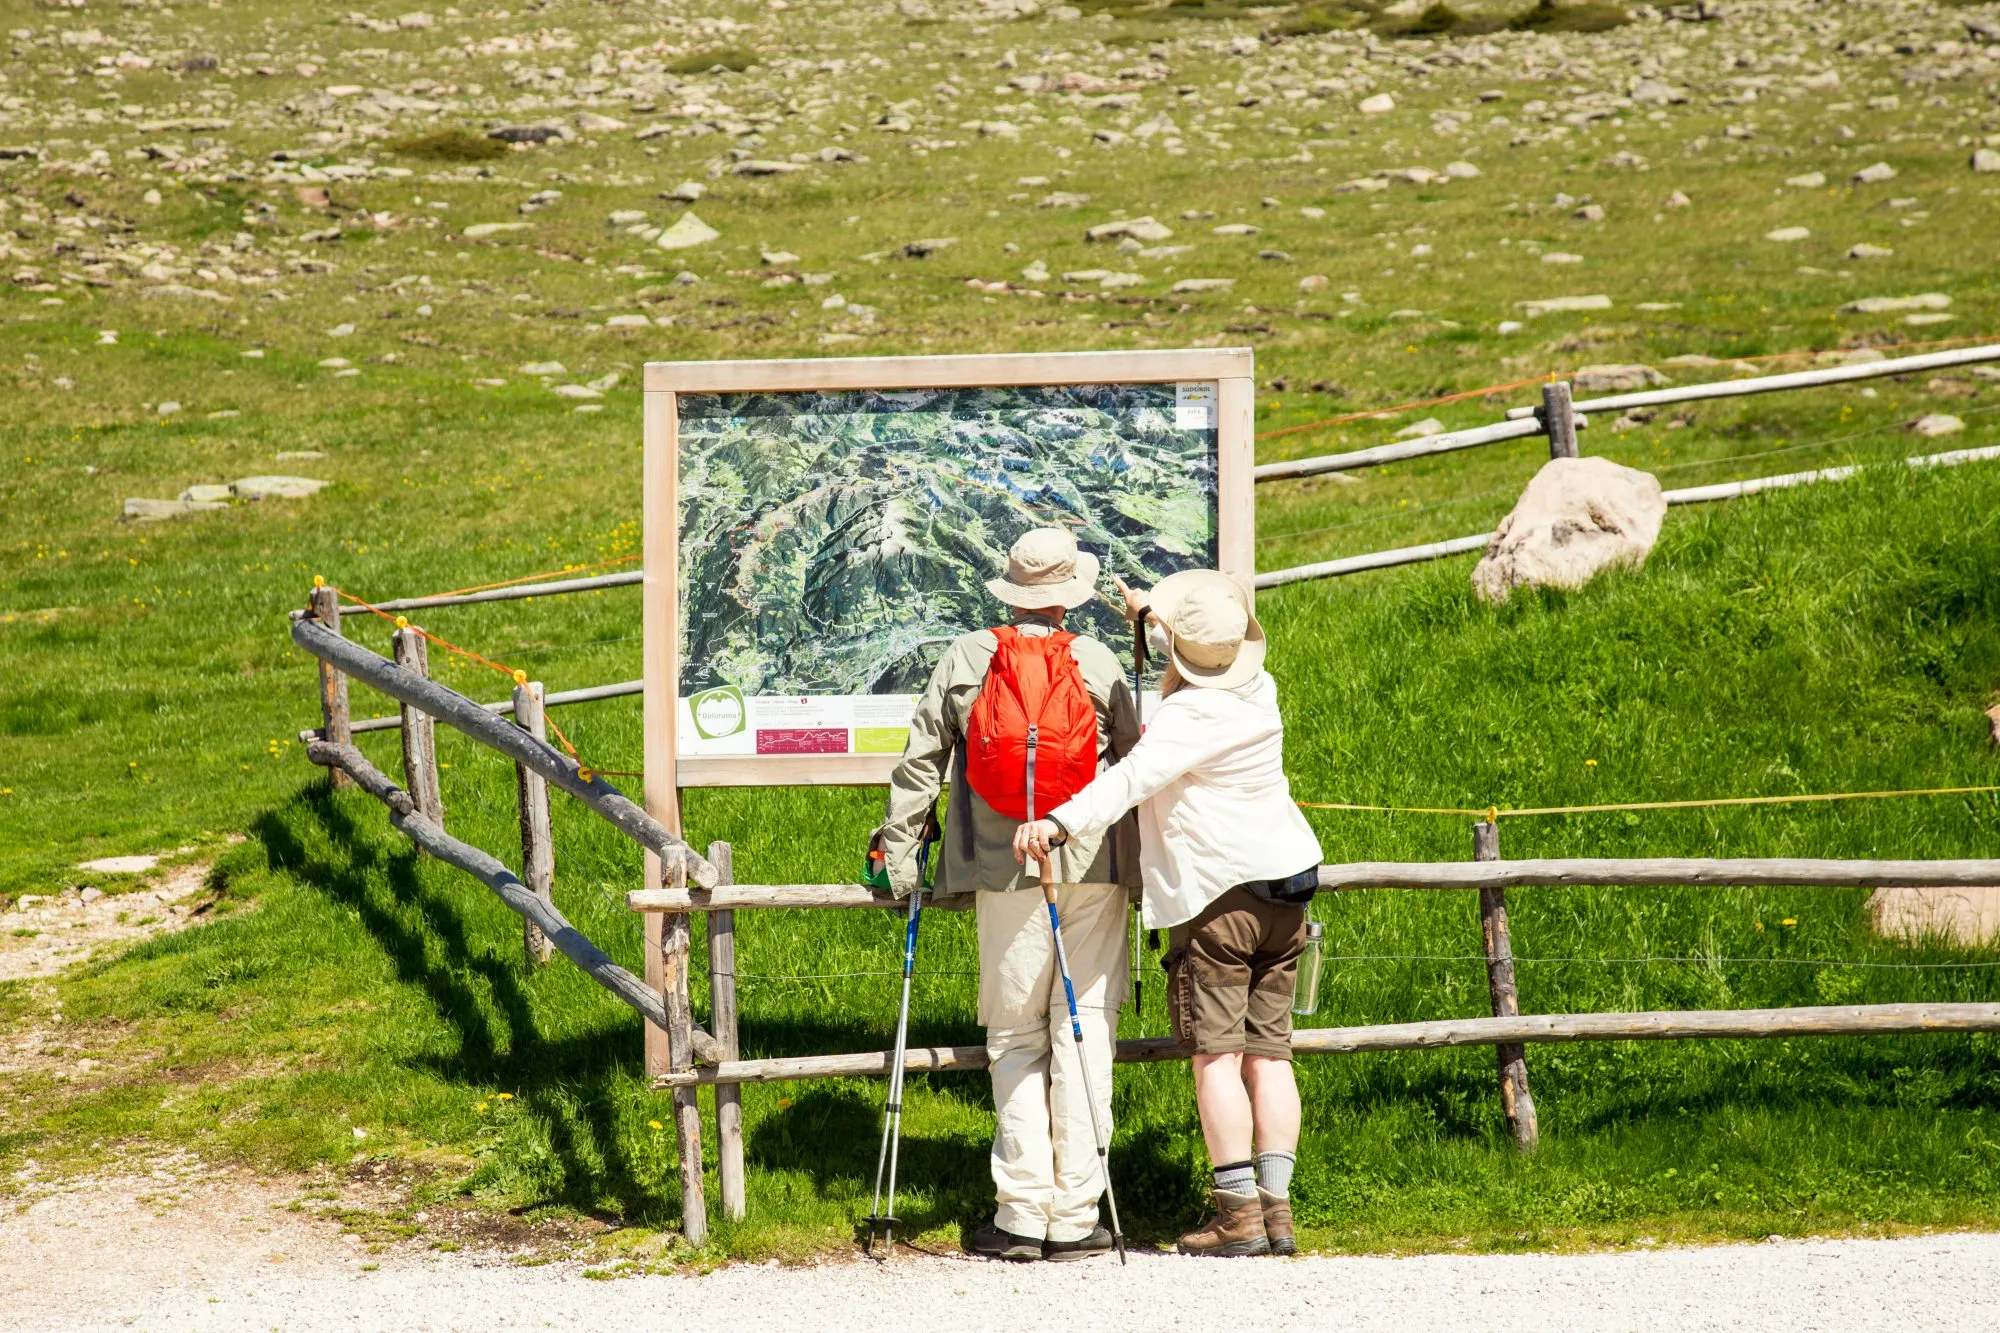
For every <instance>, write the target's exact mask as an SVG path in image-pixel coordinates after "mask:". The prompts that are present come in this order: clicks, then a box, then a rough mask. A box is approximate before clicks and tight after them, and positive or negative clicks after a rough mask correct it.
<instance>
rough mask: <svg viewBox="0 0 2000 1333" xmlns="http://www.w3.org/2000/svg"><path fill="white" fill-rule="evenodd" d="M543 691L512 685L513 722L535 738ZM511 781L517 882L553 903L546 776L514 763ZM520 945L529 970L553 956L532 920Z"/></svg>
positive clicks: (542, 728)
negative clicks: (516, 806) (515, 802)
mask: <svg viewBox="0 0 2000 1333" xmlns="http://www.w3.org/2000/svg"><path fill="white" fill-rule="evenodd" d="M543 693H544V692H543V689H542V682H540V681H539V680H531V681H529V682H527V683H526V684H525V685H516V686H515V687H514V724H515V725H516V726H518V727H520V728H521V730H523V731H525V732H527V733H528V734H529V735H530V736H533V737H534V738H535V739H536V740H538V741H545V740H547V739H548V725H547V722H546V719H545V718H544V716H543V713H542V699H543ZM514 785H515V788H516V790H518V792H519V793H520V797H521V882H522V883H523V884H526V885H527V886H528V889H529V891H530V892H532V893H533V894H534V895H535V896H536V897H537V898H540V899H541V900H542V901H543V902H545V903H548V904H549V905H550V906H554V905H555V887H556V846H555V841H554V839H553V838H552V837H551V836H550V833H549V784H548V780H547V779H546V778H544V777H543V776H542V775H541V774H540V773H536V772H533V771H531V770H530V769H528V768H527V767H525V766H524V765H522V764H518V763H517V764H515V765H514ZM521 946H522V949H523V950H524V952H525V953H526V956H527V960H528V970H529V971H530V972H532V971H534V970H535V969H536V968H537V967H540V966H541V965H542V964H543V963H546V962H548V961H549V959H550V958H552V957H554V956H555V946H554V945H552V944H550V943H549V941H548V937H547V936H545V935H543V934H542V931H541V927H539V926H537V925H535V923H534V922H532V921H530V922H527V923H525V924H524V925H523V926H522V927H521Z"/></svg>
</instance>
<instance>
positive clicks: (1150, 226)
mask: <svg viewBox="0 0 2000 1333" xmlns="http://www.w3.org/2000/svg"><path fill="white" fill-rule="evenodd" d="M1173 234H1174V233H1173V229H1172V228H1171V227H1169V226H1167V225H1166V224H1165V223H1163V222H1156V221H1154V220H1153V218H1152V217H1151V216H1150V215H1148V216H1146V217H1142V218H1129V219H1120V220H1119V221H1117V222H1105V223H1101V224H1099V225H1098V226H1095V227H1091V228H1089V229H1088V230H1086V231H1085V232H1084V233H1083V239H1084V240H1086V241H1115V240H1117V239H1119V238H1120V237H1130V238H1131V239H1132V240H1135V241H1147V242H1155V241H1164V240H1167V239H1169V238H1171V237H1172V236H1173Z"/></svg>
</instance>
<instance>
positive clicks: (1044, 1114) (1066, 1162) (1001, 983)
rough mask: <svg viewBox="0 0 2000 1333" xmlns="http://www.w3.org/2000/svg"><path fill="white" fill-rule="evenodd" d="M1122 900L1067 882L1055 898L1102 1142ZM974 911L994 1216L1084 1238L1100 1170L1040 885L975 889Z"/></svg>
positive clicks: (1121, 948) (1062, 1237)
mask: <svg viewBox="0 0 2000 1333" xmlns="http://www.w3.org/2000/svg"><path fill="white" fill-rule="evenodd" d="M1126 904H1127V895H1126V892H1125V890H1123V889H1121V888H1119V887H1118V886H1117V885H1115V884H1064V885H1061V886H1059V888H1058V890H1057V894H1056V908H1057V910H1058V911H1059V912H1060V913H1061V915H1062V931H1063V946H1064V948H1065V950H1066V951H1067V952H1068V955H1069V969H1070V980H1071V981H1072V982H1074V983H1075V985H1076V1003H1077V1013H1078V1015H1079V1017H1080V1018H1081V1020H1082V1027H1083V1045H1084V1050H1085V1052H1086V1054H1087V1058H1088V1059H1089V1061H1090V1086H1091V1088H1092V1089H1093V1090H1094V1091H1095V1092H1096V1093H1097V1110H1098V1115H1099V1117H1100V1118H1101V1122H1102V1124H1103V1126H1104V1134H1105V1137H1106V1140H1107V1141H1108V1140H1109V1138H1110V1135H1111V1051H1112V1042H1113V1041H1114V1040H1115V1038H1116V1036H1117V1028H1118V1006H1119V1005H1121V1004H1123V1003H1124V1001H1125V986H1126V981H1127V975H1126V974H1127V968H1128V964H1127V960H1128V958H1129V952H1128V950H1129V943H1128V936H1127V932H1126V929H1125V910H1126ZM978 916H979V1021H980V1022H981V1023H983V1024H984V1025H985V1026H986V1054H987V1058H988V1059H989V1060H990V1061H991V1062H992V1068H991V1072H992V1075H993V1109H994V1112H995V1116H996V1118H997V1120H998V1124H997V1125H996V1127H995V1129H994V1133H993V1190H994V1193H995V1195H997V1196H998V1199H999V1207H998V1209H996V1210H995V1212H994V1214H993V1223H994V1225H995V1226H998V1227H1000V1228H1002V1229H1003V1230H1006V1231H1011V1232H1013V1233H1014V1234H1015V1235H1017V1236H1027V1237H1030V1238H1031V1239H1036V1240H1055V1241H1072V1240H1082V1239H1083V1238H1084V1237H1086V1236H1088V1235H1089V1234H1090V1233H1091V1230H1092V1229H1093V1228H1094V1227H1096V1226H1097V1201H1098V1197H1099V1196H1100V1195H1101V1194H1103V1192H1104V1177H1103V1174H1102V1172H1101V1171H1100V1169H1099V1167H1098V1160H1097V1143H1096V1139H1095V1137H1094V1136H1093V1135H1092V1133H1091V1127H1090V1108H1089V1105H1088V1104H1087V1103H1086V1102H1085V1100H1084V1097H1083V1088H1082V1080H1081V1079H1080V1078H1079V1077H1078V1070H1077V1048H1076V1040H1075V1038H1074V1036H1073V1035H1072V1034H1071V1032H1070V1026H1069V1003H1068V1001H1067V1000H1066V999H1065V998H1064V996H1063V984H1062V975H1061V973H1060V972H1059V971H1057V969H1056V951H1055V943H1054V940H1053V938H1052V937H1051V934H1050V930H1049V914H1048V907H1047V905H1046V903H1045V902H1044V901H1043V899H1042V895H1041V893H1040V892H1039V891H1037V890H1035V889H1016V890H1013V891H1010V892H1005V893H994V892H982V893H980V895H979V899H978Z"/></svg>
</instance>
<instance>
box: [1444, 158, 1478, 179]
mask: <svg viewBox="0 0 2000 1333" xmlns="http://www.w3.org/2000/svg"><path fill="white" fill-rule="evenodd" d="M1444 174H1445V175H1447V176H1449V177H1451V179H1453V180H1455V181H1476V180H1478V179H1479V177H1480V176H1481V175H1482V174H1483V173H1482V172H1481V171H1480V170H1479V168H1478V167H1475V166H1473V165H1472V163H1470V162H1447V163H1445V164H1444Z"/></svg>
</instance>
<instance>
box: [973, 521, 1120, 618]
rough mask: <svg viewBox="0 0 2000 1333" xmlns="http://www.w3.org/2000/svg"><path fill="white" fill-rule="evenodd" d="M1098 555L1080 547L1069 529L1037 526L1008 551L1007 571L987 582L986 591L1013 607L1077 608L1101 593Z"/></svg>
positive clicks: (1024, 608) (1024, 609)
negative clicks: (1098, 588)
mask: <svg viewBox="0 0 2000 1333" xmlns="http://www.w3.org/2000/svg"><path fill="white" fill-rule="evenodd" d="M1097 573H1098V564H1097V557H1096V556H1094V555H1092V554H1091V553H1090V552H1088V551H1079V550H1077V548H1076V537H1075V536H1074V535H1073V534H1072V533H1071V532H1070V531H1069V530H1068V529H1067V528H1036V529H1034V530H1033V531H1032V532H1029V533H1027V534H1026V535H1025V536H1023V537H1022V538H1021V540H1019V541H1017V542H1015V543H1014V545H1013V547H1012V549H1010V550H1009V551H1008V552H1007V572H1006V574H1004V575H1003V576H1001V577H1000V578H997V579H988V580H987V581H986V591H988V592H990V593H992V594H993V595H994V596H995V597H998V598H999V599H1000V600H1001V601H1003V602H1005V603H1006V604H1007V605H1009V606H1013V607H1019V608H1020V609H1021V610H1023V611H1039V610H1041V609H1042V608H1044V607H1049V606H1060V607H1061V608H1062V609H1063V610H1065V611H1074V610H1075V609H1076V608H1077V607H1079V606H1082V605H1083V604H1084V603H1085V602H1087V601H1089V600H1090V599H1091V598H1093V597H1095V596H1096V595H1097Z"/></svg>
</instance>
